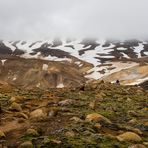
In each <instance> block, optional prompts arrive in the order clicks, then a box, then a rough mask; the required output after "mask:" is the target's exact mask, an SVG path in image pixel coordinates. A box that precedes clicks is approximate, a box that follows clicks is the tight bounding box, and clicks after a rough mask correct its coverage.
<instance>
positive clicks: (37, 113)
mask: <svg viewBox="0 0 148 148" xmlns="http://www.w3.org/2000/svg"><path fill="white" fill-rule="evenodd" d="M46 116H47V114H46V113H44V112H43V110H42V109H36V110H34V111H32V112H31V113H30V118H32V119H35V118H38V119H39V118H44V117H46Z"/></svg>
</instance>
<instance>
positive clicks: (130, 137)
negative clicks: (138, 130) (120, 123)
mask: <svg viewBox="0 0 148 148" xmlns="http://www.w3.org/2000/svg"><path fill="white" fill-rule="evenodd" d="M117 139H118V140H119V141H135V142H138V141H141V140H142V139H141V137H140V136H139V135H137V134H135V133H133V132H125V133H123V134H120V135H118V136H117Z"/></svg>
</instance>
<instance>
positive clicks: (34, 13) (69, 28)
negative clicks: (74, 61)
mask: <svg viewBox="0 0 148 148" xmlns="http://www.w3.org/2000/svg"><path fill="white" fill-rule="evenodd" d="M147 7H148V0H0V39H7V40H10V39H11V40H16V39H24V40H27V39H48V38H53V37H56V36H60V37H61V36H62V37H63V36H64V37H97V38H115V39H129V38H138V39H142V38H147V39H148V8H147Z"/></svg>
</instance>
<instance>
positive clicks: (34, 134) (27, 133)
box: [26, 128, 39, 136]
mask: <svg viewBox="0 0 148 148" xmlns="http://www.w3.org/2000/svg"><path fill="white" fill-rule="evenodd" d="M26 135H29V136H38V135H39V133H38V132H37V131H36V130H35V129H31V128H30V129H28V130H27V131H26Z"/></svg>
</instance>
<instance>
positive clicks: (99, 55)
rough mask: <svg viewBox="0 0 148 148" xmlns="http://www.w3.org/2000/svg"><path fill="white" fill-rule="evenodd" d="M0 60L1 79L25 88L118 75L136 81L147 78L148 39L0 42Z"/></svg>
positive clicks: (122, 78)
mask: <svg viewBox="0 0 148 148" xmlns="http://www.w3.org/2000/svg"><path fill="white" fill-rule="evenodd" d="M0 59H1V64H0V70H1V74H0V80H1V81H3V82H7V83H9V84H13V85H14V84H17V85H20V86H24V87H43V88H47V87H59V86H58V85H60V86H63V87H64V86H66V87H69V86H71V85H74V86H75V85H77V86H78V85H79V84H81V83H83V82H84V81H87V80H90V79H100V78H101V79H103V78H106V79H108V80H110V81H114V79H111V77H114V78H115V77H116V76H117V75H118V76H117V78H118V79H121V83H122V82H123V84H139V83H141V82H143V81H145V80H147V77H148V70H147V69H148V68H147V64H148V42H147V41H139V40H129V41H111V40H96V39H83V40H70V39H67V40H64V39H62V40H60V39H55V40H48V41H36V42H33V41H15V42H14V41H1V42H0ZM41 61H42V62H41ZM25 63H27V64H25ZM57 63H58V64H57ZM143 65H145V70H144V71H142V70H140V71H141V72H139V69H143ZM134 68H136V70H135V71H136V72H134ZM127 69H128V70H127ZM121 70H122V71H121ZM127 71H128V72H127ZM137 71H138V72H137ZM112 74H113V75H112ZM129 74H130V77H129V79H127V78H126V77H127V75H129ZM33 76H34V77H33ZM25 79H26V80H27V81H26V84H25V83H24V80H25ZM31 79H32V81H33V82H31ZM41 79H43V81H42V80H41ZM35 80H36V82H35ZM80 80H81V81H80ZM41 81H42V84H41ZM31 83H32V84H31Z"/></svg>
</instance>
